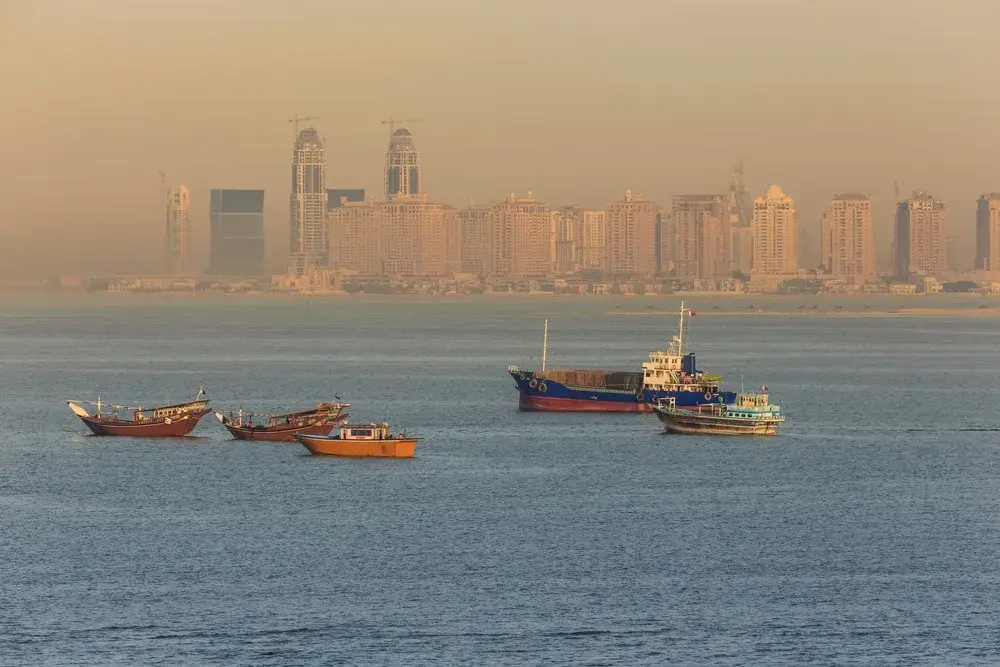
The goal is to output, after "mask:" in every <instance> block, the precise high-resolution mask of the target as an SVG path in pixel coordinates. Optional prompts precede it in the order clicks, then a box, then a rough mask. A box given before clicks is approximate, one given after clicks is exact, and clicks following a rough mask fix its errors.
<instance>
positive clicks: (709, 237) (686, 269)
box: [671, 195, 732, 279]
mask: <svg viewBox="0 0 1000 667" xmlns="http://www.w3.org/2000/svg"><path fill="white" fill-rule="evenodd" d="M671 217H672V219H673V230H672V231H673V233H674V234H675V235H676V240H675V243H674V256H673V258H672V259H673V260H674V267H675V270H676V275H677V277H678V278H702V279H712V278H728V277H729V276H730V274H731V271H732V269H731V268H730V256H731V254H732V250H731V244H732V234H731V232H730V223H731V217H730V208H729V198H728V197H727V196H725V195H675V196H674V199H673V210H672V213H671Z"/></svg>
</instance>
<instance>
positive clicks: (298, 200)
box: [289, 127, 330, 276]
mask: <svg viewBox="0 0 1000 667" xmlns="http://www.w3.org/2000/svg"><path fill="white" fill-rule="evenodd" d="M290 199H291V205H290V211H289V219H290V225H289V228H290V238H289V248H290V256H291V257H290V259H291V261H290V264H291V267H290V270H291V272H292V273H293V274H295V275H298V276H301V275H306V274H307V273H308V272H309V271H311V270H312V269H314V268H321V267H324V266H326V265H327V263H328V261H329V252H330V235H329V218H328V209H327V199H326V158H325V156H324V151H323V142H322V141H321V140H320V138H319V133H318V132H316V129H315V128H312V127H307V128H305V129H304V130H302V131H301V132H299V136H298V137H297V138H296V139H295V150H294V152H293V154H292V194H291V197H290Z"/></svg>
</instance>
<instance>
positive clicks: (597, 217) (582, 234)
mask: <svg viewBox="0 0 1000 667" xmlns="http://www.w3.org/2000/svg"><path fill="white" fill-rule="evenodd" d="M576 219H577V225H578V229H577V234H576V238H577V252H578V254H579V259H578V263H579V265H580V269H603V268H604V259H605V244H606V243H607V240H608V239H607V237H608V213H607V211H605V210H603V209H579V210H577V213H576Z"/></svg>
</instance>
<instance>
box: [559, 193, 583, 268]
mask: <svg viewBox="0 0 1000 667" xmlns="http://www.w3.org/2000/svg"><path fill="white" fill-rule="evenodd" d="M578 229H579V225H578V224H577V211H576V209H575V208H572V207H567V208H560V209H556V210H554V211H552V230H553V234H554V237H553V238H554V242H555V251H554V253H553V256H554V260H553V269H554V272H555V273H556V275H566V274H568V273H573V272H575V271H576V270H577V269H579V268H580V267H579V264H578V262H577V259H578V257H579V253H578V252H577V244H578V239H577V231H578Z"/></svg>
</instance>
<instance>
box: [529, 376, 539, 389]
mask: <svg viewBox="0 0 1000 667" xmlns="http://www.w3.org/2000/svg"><path fill="white" fill-rule="evenodd" d="M528 386H529V387H531V388H532V389H534V388H535V387H537V386H538V380H536V379H535V378H531V382H529V383H528Z"/></svg>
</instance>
